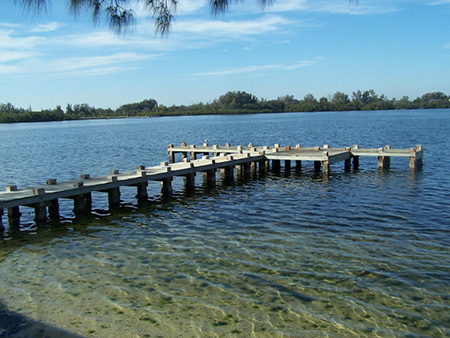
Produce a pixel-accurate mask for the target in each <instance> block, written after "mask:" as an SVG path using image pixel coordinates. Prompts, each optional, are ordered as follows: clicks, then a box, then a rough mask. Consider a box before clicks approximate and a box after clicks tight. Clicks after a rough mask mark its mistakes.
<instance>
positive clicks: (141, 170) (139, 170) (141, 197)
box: [110, 162, 168, 202]
mask: <svg viewBox="0 0 450 338" xmlns="http://www.w3.org/2000/svg"><path fill="white" fill-rule="evenodd" d="M163 163H164V165H166V166H167V165H168V163H167V162H161V165H163ZM117 173H118V172H117ZM136 174H138V175H140V176H142V177H145V176H146V175H147V173H146V171H145V165H138V166H136ZM112 177H114V176H111V177H110V180H111V181H113V180H114V182H116V181H117V178H116V179H113V178H112ZM116 177H117V176H116ZM147 186H148V182H147V181H145V182H141V183H137V184H136V187H137V193H136V196H135V197H136V198H137V199H138V202H143V201H145V200H147V199H148V193H147Z"/></svg>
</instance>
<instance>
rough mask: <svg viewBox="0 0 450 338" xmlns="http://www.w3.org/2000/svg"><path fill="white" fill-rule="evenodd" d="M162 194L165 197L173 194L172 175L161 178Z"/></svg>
mask: <svg viewBox="0 0 450 338" xmlns="http://www.w3.org/2000/svg"><path fill="white" fill-rule="evenodd" d="M161 194H162V196H163V198H168V197H170V196H172V177H169V178H164V179H163V180H161Z"/></svg>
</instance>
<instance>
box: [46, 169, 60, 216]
mask: <svg viewBox="0 0 450 338" xmlns="http://www.w3.org/2000/svg"><path fill="white" fill-rule="evenodd" d="M45 184H46V185H56V184H57V180H56V178H49V179H48V180H47V181H46V182H45ZM47 210H48V215H49V217H50V218H51V219H54V220H57V219H59V202H58V200H57V199H56V200H51V201H48V202H47Z"/></svg>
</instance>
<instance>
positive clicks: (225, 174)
mask: <svg viewBox="0 0 450 338" xmlns="http://www.w3.org/2000/svg"><path fill="white" fill-rule="evenodd" d="M221 171H222V181H223V182H224V183H225V184H227V183H231V182H233V181H234V166H232V165H230V166H228V167H224V168H222V169H221Z"/></svg>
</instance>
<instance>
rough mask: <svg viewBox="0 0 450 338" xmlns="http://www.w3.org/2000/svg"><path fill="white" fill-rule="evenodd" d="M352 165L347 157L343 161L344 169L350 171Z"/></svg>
mask: <svg viewBox="0 0 450 338" xmlns="http://www.w3.org/2000/svg"><path fill="white" fill-rule="evenodd" d="M351 166H352V163H351V160H350V159H349V158H348V159H346V160H345V161H344V170H345V171H350V168H351Z"/></svg>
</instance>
